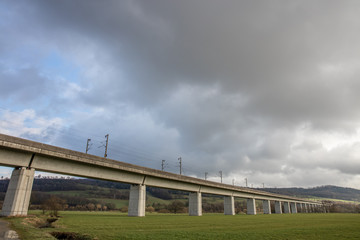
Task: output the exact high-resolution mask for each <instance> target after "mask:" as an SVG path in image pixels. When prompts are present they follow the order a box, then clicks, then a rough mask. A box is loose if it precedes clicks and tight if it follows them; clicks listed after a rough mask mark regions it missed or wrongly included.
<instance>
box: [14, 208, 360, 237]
mask: <svg viewBox="0 0 360 240" xmlns="http://www.w3.org/2000/svg"><path fill="white" fill-rule="evenodd" d="M60 215H61V217H60V218H59V220H58V221H56V222H55V223H54V224H53V225H54V228H39V227H38V226H39V225H40V224H41V222H42V221H44V219H45V218H46V217H45V216H42V215H41V214H40V212H35V211H34V212H30V216H29V217H26V218H9V219H8V220H9V221H10V222H11V224H12V228H13V229H14V230H16V231H17V232H18V233H19V235H20V237H21V239H23V240H30V239H31V240H33V239H55V238H53V237H52V236H50V235H49V233H50V232H54V231H56V232H76V233H80V234H86V235H87V236H88V237H90V239H99V240H115V239H277V240H279V239H326V240H329V239H360V228H359V226H360V214H339V213H333V214H282V215H276V214H272V215H260V214H259V215H235V216H225V215H223V214H204V215H203V216H201V217H193V216H188V215H187V214H159V213H151V214H150V213H147V216H146V217H143V218H138V217H128V216H127V215H126V214H124V213H119V212H70V211H68V212H61V213H60Z"/></svg>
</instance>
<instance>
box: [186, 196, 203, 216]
mask: <svg viewBox="0 0 360 240" xmlns="http://www.w3.org/2000/svg"><path fill="white" fill-rule="evenodd" d="M189 215H190V216H201V215H202V205H201V193H200V192H194V193H189Z"/></svg>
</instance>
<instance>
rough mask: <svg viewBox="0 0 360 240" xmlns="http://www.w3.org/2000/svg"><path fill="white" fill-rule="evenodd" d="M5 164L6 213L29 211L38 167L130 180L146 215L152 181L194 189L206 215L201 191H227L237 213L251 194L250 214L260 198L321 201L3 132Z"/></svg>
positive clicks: (305, 208)
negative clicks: (9, 171)
mask: <svg viewBox="0 0 360 240" xmlns="http://www.w3.org/2000/svg"><path fill="white" fill-rule="evenodd" d="M0 165H2V166H8V167H14V170H13V172H12V175H11V179H10V184H9V187H8V189H7V192H6V196H5V200H4V204H3V208H2V212H1V215H3V216H24V215H27V212H28V207H29V202H30V195H31V190H32V185H33V180H34V174H35V170H39V171H45V172H51V173H60V174H66V175H72V176H79V177H86V178H94V179H101V180H108V181H116V182H123V183H130V184H131V187H130V198H129V208H128V209H129V210H128V215H129V216H138V217H142V216H145V204H146V186H152V187H159V188H166V189H175V190H181V191H186V192H189V215H191V216H201V215H202V207H201V206H202V205H201V202H202V201H201V195H202V193H206V194H215V195H220V196H224V214H226V215H234V214H235V207H234V198H245V199H247V214H256V205H255V200H262V202H263V212H264V213H265V214H271V204H270V202H271V201H274V202H275V209H274V210H275V213H278V214H281V213H297V212H314V211H315V210H322V205H321V204H320V203H318V202H313V201H308V200H306V199H301V198H295V197H290V196H284V195H279V194H273V193H268V192H264V191H257V190H254V189H249V188H243V187H237V186H232V185H228V184H222V183H216V182H212V181H206V180H202V179H197V178H193V177H187V176H183V175H178V174H174V173H169V172H164V171H160V170H155V169H151V168H145V167H141V166H137V165H132V164H129V163H124V162H120V161H115V160H110V159H106V158H102V157H97V156H94V155H89V154H85V153H81V152H76V151H72V150H69V149H64V148H59V147H55V146H51V145H46V144H42V143H39V142H33V141H29V140H26V139H22V138H16V137H12V136H8V135H4V134H0Z"/></svg>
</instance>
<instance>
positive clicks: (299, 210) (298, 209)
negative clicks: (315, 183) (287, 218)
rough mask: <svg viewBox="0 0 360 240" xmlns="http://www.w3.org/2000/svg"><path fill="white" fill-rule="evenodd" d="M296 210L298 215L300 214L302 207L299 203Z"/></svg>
mask: <svg viewBox="0 0 360 240" xmlns="http://www.w3.org/2000/svg"><path fill="white" fill-rule="evenodd" d="M296 208H297V212H298V213H302V205H301V203H297V204H296Z"/></svg>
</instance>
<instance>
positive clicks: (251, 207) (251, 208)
mask: <svg viewBox="0 0 360 240" xmlns="http://www.w3.org/2000/svg"><path fill="white" fill-rule="evenodd" d="M247 214H249V215H255V214H256V205H255V198H248V199H247Z"/></svg>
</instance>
